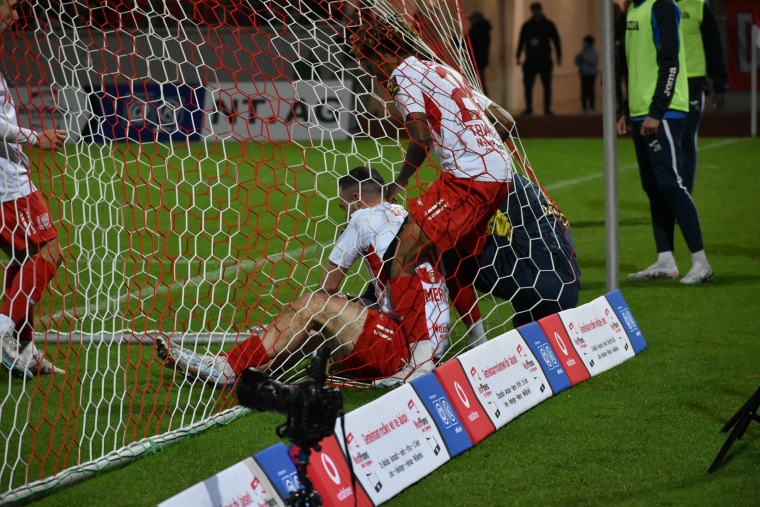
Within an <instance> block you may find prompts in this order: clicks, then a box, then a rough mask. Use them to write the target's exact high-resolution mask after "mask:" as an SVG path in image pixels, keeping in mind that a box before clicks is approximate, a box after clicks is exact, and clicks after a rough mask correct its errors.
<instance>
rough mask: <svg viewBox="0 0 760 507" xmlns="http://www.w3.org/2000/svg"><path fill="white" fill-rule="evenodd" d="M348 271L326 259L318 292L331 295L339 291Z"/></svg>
mask: <svg viewBox="0 0 760 507" xmlns="http://www.w3.org/2000/svg"><path fill="white" fill-rule="evenodd" d="M347 273H348V270H347V269H344V268H342V267H340V266H338V265H337V264H334V263H333V262H331V261H327V265H325V271H324V273H322V279H321V280H320V281H319V292H324V293H327V294H330V295H331V296H333V295H335V294H338V293H339V292H340V285H341V284H342V283H343V279H345V278H346V274H347Z"/></svg>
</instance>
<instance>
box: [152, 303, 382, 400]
mask: <svg viewBox="0 0 760 507" xmlns="http://www.w3.org/2000/svg"><path fill="white" fill-rule="evenodd" d="M367 311H368V310H367V309H366V307H364V306H362V305H359V304H356V303H352V302H350V301H347V300H345V299H343V298H340V297H336V296H329V295H327V294H322V293H308V294H304V295H302V296H301V297H300V298H298V299H297V300H296V301H295V302H293V303H292V304H291V305H290V308H289V309H287V310H285V311H284V312H282V313H281V314H280V315H279V316H278V317H277V319H276V320H275V321H274V322H273V323H272V324H271V325H269V326H268V327H267V328H258V329H257V330H256V331H255V332H254V334H252V335H251V336H250V337H248V338H247V339H246V340H244V341H243V342H241V343H240V344H238V345H236V346H235V347H234V348H233V349H232V350H230V351H229V353H228V354H226V355H224V354H198V353H196V352H193V351H192V350H189V349H185V348H183V347H180V346H179V345H176V344H173V343H168V342H167V340H166V339H165V338H163V337H158V338H157V339H156V351H157V354H158V357H159V358H160V359H162V360H164V361H165V362H168V363H169V364H173V365H176V368H177V369H178V370H180V371H182V372H184V373H186V374H189V375H190V376H191V377H198V378H200V379H201V380H204V381H210V382H213V383H214V384H215V385H216V386H217V387H229V386H231V385H233V384H234V383H235V380H236V379H237V376H238V375H240V374H241V373H242V372H243V370H245V369H246V368H251V367H253V368H263V367H268V368H269V367H271V368H282V367H283V365H285V364H286V363H288V362H290V361H293V360H300V359H303V358H305V357H306V356H308V354H310V353H311V352H312V351H314V350H316V349H317V348H319V347H320V346H321V345H324V344H328V345H329V346H330V347H331V349H332V351H333V356H334V358H336V359H341V358H342V357H343V356H345V355H346V354H349V353H350V352H351V350H353V342H354V340H355V339H356V337H358V336H359V335H360V334H361V331H362V326H363V325H364V320H365V319H366V312H367ZM315 330H316V331H318V333H313V332H312V331H315ZM294 355H295V356H296V357H295V358H294V357H293V356H294Z"/></svg>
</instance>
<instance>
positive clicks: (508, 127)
mask: <svg viewBox="0 0 760 507" xmlns="http://www.w3.org/2000/svg"><path fill="white" fill-rule="evenodd" d="M486 114H487V115H488V119H489V120H491V123H493V126H494V127H496V132H498V133H499V137H500V138H501V140H502V141H506V140H507V138H509V135H510V132H511V131H512V128H514V126H515V119H514V118H513V117H512V115H511V114H509V113H508V112H507V110H506V109H504V108H503V107H501V106H500V105H498V104H496V103H495V102H493V103H491V105H489V106H488V108H487V109H486Z"/></svg>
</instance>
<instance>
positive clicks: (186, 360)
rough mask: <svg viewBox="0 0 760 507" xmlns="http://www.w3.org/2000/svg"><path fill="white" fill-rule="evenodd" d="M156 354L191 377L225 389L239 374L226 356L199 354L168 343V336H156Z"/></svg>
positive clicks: (233, 382) (230, 385) (231, 384)
mask: <svg viewBox="0 0 760 507" xmlns="http://www.w3.org/2000/svg"><path fill="white" fill-rule="evenodd" d="M155 346H156V354H157V355H158V357H159V358H161V360H163V361H164V363H165V364H171V365H174V366H175V367H176V370H177V371H179V372H181V373H184V374H185V375H186V376H188V377H190V378H198V379H200V380H202V381H203V382H210V383H213V384H214V386H215V387H219V388H222V389H225V388H227V387H232V386H233V385H234V384H235V380H236V379H237V375H235V372H234V371H233V369H232V366H230V364H229V363H228V362H227V357H226V356H218V355H214V354H198V353H196V352H193V351H192V350H188V349H185V348H182V347H178V346H176V345H172V344H170V343H168V341H167V340H166V338H164V337H163V336H159V337H158V338H156V344H155Z"/></svg>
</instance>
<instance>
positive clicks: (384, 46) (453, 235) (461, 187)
mask: <svg viewBox="0 0 760 507" xmlns="http://www.w3.org/2000/svg"><path fill="white" fill-rule="evenodd" d="M365 21H367V23H366V24H364V25H360V26H359V27H354V28H352V29H350V30H351V31H353V34H352V36H351V39H350V42H351V45H352V50H351V52H352V55H353V56H354V57H355V58H356V59H357V60H358V61H359V62H360V63H362V64H363V65H364V66H365V68H366V70H367V71H368V73H370V74H371V75H372V76H374V77H375V78H376V79H377V80H378V81H379V82H381V83H384V84H385V86H386V87H387V89H388V92H389V93H390V95H391V96H392V97H393V99H394V101H395V103H396V105H397V106H398V109H399V110H400V112H401V115H402V117H403V119H404V121H405V125H406V129H407V132H408V134H409V136H410V138H411V142H410V143H409V145H408V148H407V151H406V156H405V159H404V163H403V165H402V167H401V170H400V172H399V174H398V176H397V177H396V180H395V182H394V183H393V184H391V186H390V188H389V191H388V193H387V196H388V200H389V201H391V202H393V199H394V198H395V196H396V195H397V194H398V193H399V192H400V191H402V190H403V189H404V187H406V185H407V183H408V181H409V178H410V177H411V176H412V175H413V174H414V173H415V172H416V171H417V169H418V168H419V167H420V165H421V164H422V163H423V162H424V161H425V160H426V158H427V153H428V150H432V151H433V153H434V154H435V155H436V157H437V158H438V161H439V163H440V165H441V169H442V171H443V174H442V175H441V176H440V177H439V178H438V179H437V180H435V181H434V182H433V183H432V184H431V185H430V187H429V188H428V189H427V190H426V191H425V192H424V193H423V194H422V195H421V196H420V197H418V198H417V199H413V200H411V201H410V202H409V203H408V206H409V212H410V214H411V216H412V217H413V221H411V222H410V223H408V224H407V225H406V226H405V229H404V231H402V233H401V240H400V244H399V248H398V251H397V254H396V262H394V265H393V266H392V269H391V276H392V278H396V277H397V276H400V275H401V274H402V273H403V274H404V275H406V276H409V275H410V274H411V273H412V272H413V271H414V269H415V267H416V265H417V261H416V259H417V258H418V256H419V255H420V253H422V254H424V253H425V252H426V251H427V250H428V249H430V248H431V247H432V246H435V247H437V248H438V250H439V251H440V252H441V253H442V257H443V263H444V266H445V268H446V273H447V276H448V278H447V279H446V283H447V285H448V287H449V290H450V291H451V294H452V300H453V302H454V305H455V306H456V308H457V310H458V311H459V313H460V315H462V317H463V320H464V322H465V324H467V326H468V335H469V338H470V343H471V344H474V343H480V342H481V341H483V340H484V339H485V336H484V333H483V327H482V324H481V323H480V311H479V309H478V307H477V298H476V296H475V292H474V291H473V289H472V282H473V280H472V278H471V277H467V276H466V275H465V273H466V272H468V271H469V270H464V269H459V266H460V265H461V264H462V263H467V264H471V263H474V262H475V260H476V257H477V255H478V254H479V253H480V252H481V251H482V249H483V246H484V245H485V238H486V235H487V234H486V227H487V225H488V221H489V220H490V218H491V216H493V214H494V213H495V212H496V210H497V209H498V207H499V204H501V202H502V201H503V200H504V199H505V198H506V196H507V193H508V190H509V187H508V183H509V181H510V178H511V172H512V165H511V158H510V153H509V150H508V149H507V147H506V145H505V143H504V140H505V139H506V138H507V137H509V132H510V130H511V129H512V127H513V126H514V120H513V118H512V117H511V116H510V115H509V113H507V112H506V111H505V110H504V109H502V108H501V107H499V106H498V105H496V104H495V103H494V102H492V101H491V100H489V99H488V98H487V97H485V96H484V95H482V94H480V93H478V92H476V91H474V90H473V89H472V87H471V86H470V84H469V83H468V82H467V81H466V80H465V79H464V77H463V76H462V75H461V74H460V73H459V72H457V71H456V70H454V69H452V68H451V67H449V66H447V65H444V64H442V63H438V62H434V61H431V60H425V59H421V58H419V57H418V56H417V53H418V51H417V49H416V47H420V44H418V43H419V42H420V41H419V35H418V34H417V32H416V31H415V30H414V29H413V28H412V27H411V26H409V24H408V23H406V22H405V21H404V20H403V19H402V18H401V17H399V16H392V17H390V18H387V19H384V20H375V21H374V22H373V20H372V19H370V18H368V19H366V20H365Z"/></svg>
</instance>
